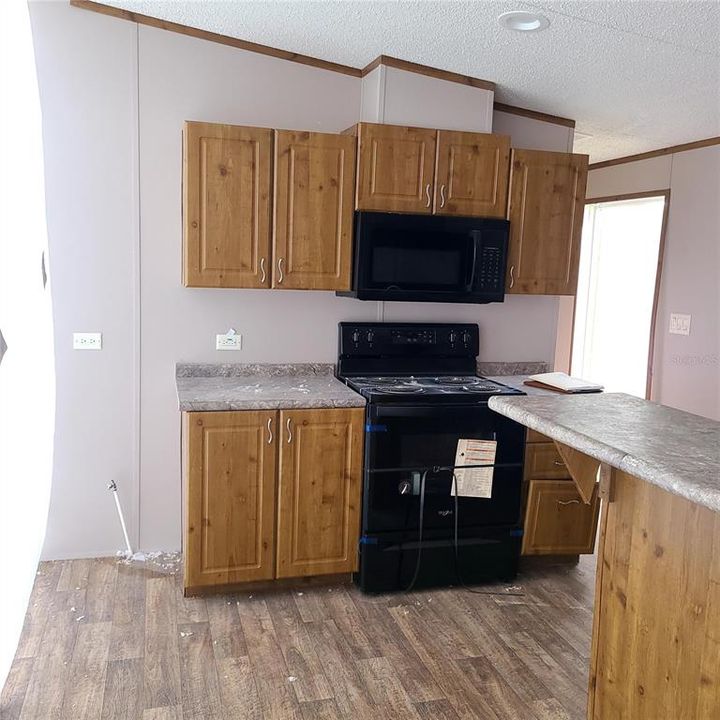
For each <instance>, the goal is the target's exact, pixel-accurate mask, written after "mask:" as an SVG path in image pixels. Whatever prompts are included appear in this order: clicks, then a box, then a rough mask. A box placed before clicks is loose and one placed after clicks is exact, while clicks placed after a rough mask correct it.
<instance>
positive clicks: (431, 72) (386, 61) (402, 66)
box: [360, 55, 495, 92]
mask: <svg viewBox="0 0 720 720" xmlns="http://www.w3.org/2000/svg"><path fill="white" fill-rule="evenodd" d="M379 65H385V66H386V67H394V68H397V69H398V70H407V71H408V72H414V73H417V74H418V75H427V76H428V77H433V78H437V79H438V80H448V81H449V82H454V83H459V84H460V85H470V86H471V87H476V88H481V89H483V90H492V91H493V92H494V91H495V83H494V82H490V81H489V80H481V79H480V78H476V77H471V76H470V75H461V74H460V73H456V72H450V71H449V70H440V69H439V68H434V67H430V66H429V65H421V64H420V63H414V62H410V61H409V60H401V59H400V58H396V57H392V56H390V55H378V57H376V58H375V59H374V60H373V61H372V62H371V63H369V64H368V65H366V66H365V67H364V68H363V69H362V70H361V71H360V76H361V77H365V76H366V75H368V74H369V73H371V72H372V71H373V70H374V69H375V68H376V67H378V66H379Z"/></svg>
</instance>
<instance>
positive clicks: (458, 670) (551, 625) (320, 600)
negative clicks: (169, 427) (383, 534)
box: [0, 557, 595, 720]
mask: <svg viewBox="0 0 720 720" xmlns="http://www.w3.org/2000/svg"><path fill="white" fill-rule="evenodd" d="M594 569H595V561H594V558H592V557H588V558H582V559H581V561H580V563H579V564H578V565H569V566H557V565H556V566H549V565H545V566H542V567H535V568H533V569H526V570H525V571H524V572H523V574H522V575H521V576H520V577H519V578H518V580H517V585H519V586H520V587H521V588H522V592H523V595H521V596H511V595H505V594H502V591H503V589H504V588H503V586H498V588H497V590H498V591H500V593H501V594H483V595H476V594H470V593H469V592H467V591H465V590H462V589H449V590H433V591H424V592H413V593H411V594H407V595H402V594H398V595H384V596H365V595H362V594H361V593H360V592H358V591H357V590H356V589H355V588H354V587H352V586H332V587H325V588H312V589H311V588H306V589H304V590H302V591H301V592H300V591H292V590H283V591H276V592H263V593H255V594H252V595H250V594H249V593H247V592H246V593H242V594H233V595H219V596H214V597H209V598H203V599H197V598H190V599H186V598H184V597H183V595H182V589H181V581H180V576H179V574H171V572H172V571H168V570H166V571H164V572H162V571H160V570H148V569H147V568H146V567H142V566H137V565H127V564H123V563H119V562H118V561H117V560H115V559H104V560H72V561H66V562H52V563H42V564H41V565H40V568H39V571H38V575H37V579H36V583H35V588H34V591H33V594H32V598H31V600H30V606H29V608H28V613H27V619H26V623H25V629H24V631H23V635H22V638H21V642H20V646H19V648H18V651H17V656H16V658H15V661H14V664H13V666H12V670H11V672H10V675H9V677H8V680H7V683H6V685H5V688H4V690H3V693H2V700H1V702H0V717H1V718H2V720H16V718H20V719H21V720H54V719H62V720H66V719H67V720H81V719H88V720H109V719H110V718H112V719H113V720H119V719H121V718H123V719H124V718H127V719H129V720H261V719H262V720H331V719H334V718H338V719H341V720H345V718H352V719H353V720H365V718H367V719H368V720H385V719H389V720H458V719H459V718H467V719H470V718H480V719H481V720H496V719H497V720H508V719H513V718H516V719H517V720H569V719H571V720H580V719H581V718H584V717H585V705H586V698H587V687H586V686H587V674H588V655H589V649H590V632H591V623H592V617H591V612H592V610H591V608H592V598H593V591H594Z"/></svg>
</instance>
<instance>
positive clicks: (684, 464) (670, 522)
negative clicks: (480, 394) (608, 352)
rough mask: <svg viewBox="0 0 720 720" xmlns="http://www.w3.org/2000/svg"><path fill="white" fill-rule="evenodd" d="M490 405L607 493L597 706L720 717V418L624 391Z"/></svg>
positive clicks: (655, 718) (596, 635)
mask: <svg viewBox="0 0 720 720" xmlns="http://www.w3.org/2000/svg"><path fill="white" fill-rule="evenodd" d="M489 405H490V407H491V408H492V409H493V410H495V411H496V412H498V413H500V414H502V415H505V416H507V417H510V418H512V419H514V420H516V421H517V422H519V423H521V424H523V425H526V426H527V427H529V428H532V429H533V430H536V431H538V432H540V433H543V434H544V435H547V436H548V437H550V438H552V439H553V440H554V441H555V443H556V445H557V447H558V451H559V452H560V454H561V456H562V457H563V459H564V461H565V463H566V465H567V466H568V469H569V471H570V474H571V475H572V477H573V479H574V480H575V482H576V485H577V487H578V492H579V493H580V496H581V498H583V500H585V501H586V502H590V501H591V500H592V499H593V498H594V495H595V494H596V493H598V494H599V495H600V497H601V498H602V500H603V510H602V520H601V531H600V532H601V536H600V545H599V550H598V569H597V579H596V596H595V611H594V621H593V640H592V653H591V665H590V687H589V700H588V715H587V717H588V718H589V719H590V720H659V719H660V718H663V719H665V720H681V719H682V720H684V719H685V718H687V719H688V720H690V719H691V718H694V719H697V720H701V719H702V720H704V719H707V720H710V718H717V717H720V424H719V423H717V422H715V421H712V420H709V419H706V418H702V417H699V416H697V415H691V414H689V413H686V412H682V411H680V410H674V409H672V408H667V407H663V406H660V405H657V404H655V403H650V402H647V401H645V400H640V399H638V398H634V397H631V396H629V395H624V394H620V393H617V394H616V393H603V394H597V395H582V396H568V395H553V396H550V395H542V396H539V395H538V396H528V397H493V398H491V399H490V402H489Z"/></svg>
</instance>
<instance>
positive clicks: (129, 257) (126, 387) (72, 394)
mask: <svg viewBox="0 0 720 720" xmlns="http://www.w3.org/2000/svg"><path fill="white" fill-rule="evenodd" d="M30 11H31V20H32V29H33V38H34V42H35V55H36V62H37V67H38V79H39V85H40V99H41V106H42V112H43V139H44V145H45V183H46V205H47V220H48V243H49V249H50V257H51V263H52V267H51V272H52V279H53V283H52V299H53V317H54V324H55V365H56V378H57V409H56V439H55V461H54V469H53V484H52V495H51V501H50V514H49V519H48V528H47V535H46V541H45V550H44V554H45V556H46V557H77V556H84V555H98V554H108V553H112V552H114V551H115V549H116V548H119V547H121V546H122V535H121V534H120V527H119V524H118V520H117V517H116V515H115V508H114V504H113V499H112V497H111V496H110V494H109V493H108V491H107V489H106V485H107V483H108V482H109V481H110V480H111V479H113V478H114V479H115V480H116V481H117V483H118V486H119V487H120V494H121V498H122V501H123V503H124V505H125V507H126V511H127V513H128V516H129V517H128V520H129V524H130V527H131V529H132V531H133V535H134V536H135V537H137V516H136V507H137V489H138V474H137V463H138V454H137V446H136V443H137V433H138V428H137V412H136V402H137V398H138V394H137V393H138V388H137V376H136V368H137V357H138V355H137V353H138V347H137V343H136V340H137V335H136V312H137V302H138V278H137V272H136V265H135V260H136V254H137V251H138V194H137V150H136V148H137V128H136V118H137V107H136V102H137V84H136V81H137V69H136V64H135V60H136V42H137V28H136V27H135V26H134V25H133V24H131V23H123V22H119V21H117V20H114V19H112V18H108V17H104V16H101V15H96V14H95V13H88V12H83V11H80V10H76V9H74V8H70V7H69V5H68V4H67V3H30ZM76 330H77V331H95V330H97V331H102V332H103V341H104V347H103V350H102V351H101V352H90V351H87V352H76V351H73V350H72V333H73V331H76Z"/></svg>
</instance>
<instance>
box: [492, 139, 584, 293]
mask: <svg viewBox="0 0 720 720" xmlns="http://www.w3.org/2000/svg"><path fill="white" fill-rule="evenodd" d="M587 166H588V158H587V155H571V154H568V153H551V152H542V151H540V150H513V151H512V162H511V170H510V194H509V207H508V218H509V220H510V245H509V248H508V263H507V266H508V275H507V280H506V286H505V287H506V292H509V293H530V294H537V295H574V294H575V290H576V288H577V275H578V262H579V260H580V234H581V232H582V221H583V211H584V203H585V185H586V182H587Z"/></svg>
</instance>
